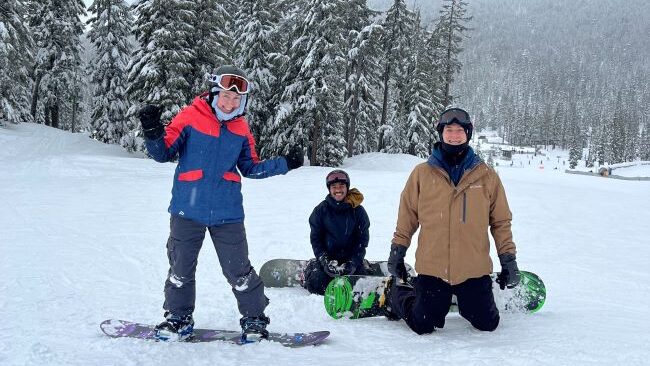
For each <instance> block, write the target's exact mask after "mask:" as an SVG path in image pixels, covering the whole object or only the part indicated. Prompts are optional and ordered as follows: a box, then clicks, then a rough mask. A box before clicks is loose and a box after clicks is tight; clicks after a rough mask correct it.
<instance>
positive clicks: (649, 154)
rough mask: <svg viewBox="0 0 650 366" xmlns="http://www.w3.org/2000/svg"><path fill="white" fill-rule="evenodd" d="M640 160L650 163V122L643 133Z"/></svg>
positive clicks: (644, 126)
mask: <svg viewBox="0 0 650 366" xmlns="http://www.w3.org/2000/svg"><path fill="white" fill-rule="evenodd" d="M639 158H640V159H641V160H643V161H650V122H646V123H645V124H644V125H643V130H642V131H641V138H640V139H639Z"/></svg>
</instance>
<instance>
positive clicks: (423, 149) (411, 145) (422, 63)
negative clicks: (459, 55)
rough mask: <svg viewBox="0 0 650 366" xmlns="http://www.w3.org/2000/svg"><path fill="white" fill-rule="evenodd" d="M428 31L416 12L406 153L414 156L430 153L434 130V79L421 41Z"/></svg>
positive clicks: (407, 94) (407, 96)
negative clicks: (431, 87) (432, 100)
mask: <svg viewBox="0 0 650 366" xmlns="http://www.w3.org/2000/svg"><path fill="white" fill-rule="evenodd" d="M425 33H426V31H425V30H424V29H423V28H422V27H421V26H420V13H419V11H418V12H416V16H415V22H414V23H413V33H412V35H411V42H410V48H411V52H410V54H411V57H410V59H409V67H410V68H411V71H410V73H409V77H408V79H407V82H406V83H405V84H406V85H405V87H406V93H404V95H405V96H406V98H404V99H405V100H404V103H405V104H406V105H408V106H409V110H408V119H407V121H406V126H407V130H406V139H407V141H408V145H407V150H406V151H407V152H408V153H409V154H411V155H415V156H419V157H421V158H426V157H428V156H429V152H430V151H431V150H430V142H431V133H432V128H431V126H432V125H433V108H432V105H431V99H432V97H431V95H430V94H429V86H428V85H427V81H428V80H430V79H431V77H430V75H429V74H428V72H430V71H431V70H428V69H427V66H429V63H428V62H427V61H428V60H427V59H426V52H427V49H426V47H425V45H424V44H423V43H422V41H421V40H422V39H426V35H425Z"/></svg>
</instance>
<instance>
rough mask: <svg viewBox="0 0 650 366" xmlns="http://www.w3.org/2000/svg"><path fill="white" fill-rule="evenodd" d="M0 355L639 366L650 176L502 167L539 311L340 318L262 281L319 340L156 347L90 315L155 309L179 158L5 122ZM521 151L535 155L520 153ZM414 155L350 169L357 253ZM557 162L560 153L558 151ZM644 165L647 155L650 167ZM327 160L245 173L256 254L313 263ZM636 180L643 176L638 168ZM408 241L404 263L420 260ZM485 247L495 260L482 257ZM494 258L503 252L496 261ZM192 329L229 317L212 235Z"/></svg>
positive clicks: (257, 262) (13, 360) (388, 212)
mask: <svg viewBox="0 0 650 366" xmlns="http://www.w3.org/2000/svg"><path fill="white" fill-rule="evenodd" d="M0 145H1V146H2V149H1V150H0V168H1V171H2V174H0V202H2V206H1V207H2V209H1V210H0V252H1V254H0V278H1V279H2V280H1V281H0V319H1V320H0V365H118V364H119V365H243V364H251V365H310V364H319V365H355V366H358V365H362V364H372V365H442V364H444V365H455V364H463V365H520V366H521V365H642V364H648V362H649V361H648V360H650V347H648V341H650V336H649V333H648V329H650V308H649V307H648V303H649V302H650V269H649V265H650V245H648V243H649V240H650V239H649V238H650V225H649V224H648V223H649V222H650V209H649V208H648V204H649V203H650V182H648V181H623V180H614V179H608V178H599V177H591V176H581V175H573V174H565V173H563V171H564V168H559V169H553V166H549V164H551V163H552V162H553V161H555V160H556V159H550V160H549V163H547V166H546V167H545V169H540V168H539V166H538V164H530V165H529V164H524V163H519V162H517V163H516V164H512V167H510V166H509V164H500V167H498V168H497V169H498V172H499V174H500V176H501V178H502V180H503V183H504V186H505V188H506V191H507V194H508V199H509V202H510V206H511V209H512V211H513V215H514V220H513V231H514V238H515V242H516V243H517V246H518V262H519V266H520V268H522V269H526V270H529V271H533V272H535V273H537V274H539V275H540V276H541V277H542V278H543V279H544V281H545V283H546V286H547V289H548V299H547V302H546V305H545V306H544V308H543V309H542V310H541V311H540V312H538V313H536V314H534V315H521V314H519V315H517V314H502V317H501V323H500V326H499V328H498V329H497V330H496V331H495V332H493V333H482V332H479V331H476V330H474V329H472V327H471V326H470V325H469V323H468V322H466V321H465V320H464V319H462V318H460V317H459V316H458V315H455V314H450V315H449V316H448V319H447V324H446V326H445V328H444V329H441V330H438V331H436V332H435V333H433V334H431V335H426V336H418V335H416V334H415V333H413V332H411V331H410V330H409V329H408V327H407V326H406V325H405V324H404V322H401V321H400V322H389V321H386V320H385V319H384V318H373V319H360V320H334V319H331V318H330V317H329V316H328V315H327V314H326V313H325V311H324V307H323V303H322V302H323V300H322V298H321V297H319V296H316V295H309V294H308V293H307V292H306V291H303V290H301V289H267V290H266V294H267V296H268V297H269V298H270V299H271V304H270V306H269V307H268V308H267V312H266V313H267V315H269V316H270V317H271V325H270V326H269V329H270V330H272V331H276V332H281V331H286V332H293V331H314V330H330V331H331V336H330V338H329V339H328V341H327V342H326V343H325V344H322V345H320V346H317V347H309V348H302V349H288V348H285V347H282V346H280V345H277V344H272V343H262V344H252V345H247V346H244V347H240V346H235V345H229V344H224V343H219V342H216V343H203V344H183V343H175V344H174V343H155V342H145V341H139V340H133V339H109V338H108V337H106V336H104V335H103V334H102V333H101V331H100V329H99V323H100V322H101V321H103V320H104V319H108V318H120V319H127V320H134V321H139V322H145V323H158V322H159V321H160V320H161V319H162V309H161V307H162V302H163V282H164V280H165V276H166V273H167V258H166V252H165V243H166V240H167V235H168V225H169V216H168V213H167V211H166V210H167V206H168V203H169V199H170V190H171V183H172V176H173V172H174V168H175V165H174V164H171V163H169V164H159V163H156V162H154V161H152V160H149V159H144V158H142V157H141V156H134V155H131V154H128V153H126V152H124V151H123V150H122V149H121V148H119V147H117V146H109V145H104V144H101V143H98V142H96V141H92V140H90V139H89V138H88V137H86V136H85V135H82V134H70V133H67V132H64V131H60V130H56V129H51V128H48V127H45V126H42V125H34V124H21V125H17V126H9V127H7V128H0ZM515 159H518V156H515ZM525 159H528V158H525ZM421 161H422V160H421V159H418V158H415V157H412V156H408V155H386V154H379V153H373V154H366V155H362V156H358V157H354V158H351V159H348V160H346V162H345V164H344V166H343V168H344V169H346V170H347V171H348V172H349V174H350V176H351V180H352V186H353V187H357V188H358V189H359V190H360V191H361V192H362V193H363V194H364V195H365V197H366V199H365V201H364V203H363V204H364V207H365V208H366V210H367V211H368V214H369V216H370V220H371V227H370V235H371V238H370V245H369V247H368V251H367V252H368V255H367V258H368V259H371V260H381V259H386V258H387V256H388V251H389V245H390V244H389V243H390V239H391V237H392V233H393V230H394V225H395V219H396V213H397V205H398V201H399V194H400V192H401V190H402V187H403V184H404V182H405V181H406V178H407V176H408V174H409V173H410V170H411V169H412V167H413V166H414V165H415V164H417V163H419V162H421ZM557 161H558V162H559V161H560V159H557ZM646 167H647V166H646ZM329 170H330V169H329V168H323V167H303V168H300V169H298V170H295V171H292V172H290V173H289V174H287V175H284V176H277V177H272V178H269V179H265V180H249V179H244V181H243V192H244V204H245V210H246V214H247V216H246V228H247V233H248V240H249V246H250V248H249V249H250V253H251V254H250V258H251V261H252V263H253V265H254V266H255V267H256V268H259V267H260V266H261V265H262V263H263V262H264V261H266V260H269V259H272V258H278V257H286V258H310V257H311V256H312V253H311V247H310V245H309V225H308V223H307V218H308V216H309V214H310V213H311V211H312V209H313V207H314V206H315V205H316V204H318V202H320V201H321V200H322V199H323V198H324V196H325V195H326V193H327V192H326V188H325V184H324V179H325V175H326V173H327V172H328V171H329ZM635 174H645V175H646V176H650V172H649V171H648V168H646V169H643V168H642V167H639V168H638V169H637V171H636V172H635ZM414 253H415V250H414V248H411V249H410V250H409V252H408V253H407V261H408V262H409V263H413V262H414ZM493 256H494V257H493V259H495V260H496V256H495V255H494V251H493ZM497 263H498V262H497ZM194 316H195V321H196V326H197V327H201V328H208V327H210V328H227V329H238V328H239V323H238V320H239V314H238V312H237V309H236V304H235V300H234V297H233V295H232V293H231V290H230V288H229V286H228V284H227V282H226V280H225V279H224V278H223V276H222V274H221V270H220V267H219V263H218V261H217V256H216V254H215V253H214V249H213V247H212V245H211V242H210V241H209V240H207V241H206V242H205V245H204V248H203V251H202V252H201V255H200V257H199V265H198V270H197V303H196V312H195V314H194Z"/></svg>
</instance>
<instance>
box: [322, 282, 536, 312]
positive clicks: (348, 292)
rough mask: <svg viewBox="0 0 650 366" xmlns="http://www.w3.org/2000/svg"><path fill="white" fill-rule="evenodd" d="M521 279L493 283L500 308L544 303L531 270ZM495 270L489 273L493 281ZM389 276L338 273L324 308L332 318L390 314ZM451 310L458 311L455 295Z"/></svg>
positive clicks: (524, 309)
mask: <svg viewBox="0 0 650 366" xmlns="http://www.w3.org/2000/svg"><path fill="white" fill-rule="evenodd" d="M520 273H521V282H520V283H519V285H517V286H516V287H515V288H512V289H506V290H501V289H499V285H498V284H497V283H496V282H494V283H493V286H492V290H493V292H494V300H495V302H496V304H497V307H498V308H499V310H500V311H503V312H515V313H534V312H536V311H539V309H541V308H542V306H544V301H545V300H546V287H545V286H544V282H542V280H541V279H540V278H539V276H537V275H536V274H534V273H532V272H526V271H521V272H520ZM497 275H498V273H496V272H495V273H492V275H491V277H492V280H493V281H494V280H495V279H496V276H497ZM390 280H391V277H370V276H341V277H337V278H334V279H333V280H332V281H331V282H330V284H329V285H328V286H327V290H325V297H324V302H325V310H326V311H327V313H328V314H329V315H330V316H331V317H333V318H335V319H339V318H343V317H345V318H349V319H357V318H369V317H374V316H389V317H390V316H391V314H390V313H389V311H388V309H387V308H386V296H385V290H386V288H387V287H388V285H389V281H390ZM450 311H454V312H455V311H458V306H457V304H456V297H455V296H454V297H453V298H452V305H451V308H450Z"/></svg>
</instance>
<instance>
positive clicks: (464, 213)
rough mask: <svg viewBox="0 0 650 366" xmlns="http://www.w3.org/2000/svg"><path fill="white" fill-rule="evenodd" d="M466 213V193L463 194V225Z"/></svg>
mask: <svg viewBox="0 0 650 366" xmlns="http://www.w3.org/2000/svg"><path fill="white" fill-rule="evenodd" d="M466 212H467V192H463V223H465V218H466Z"/></svg>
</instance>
